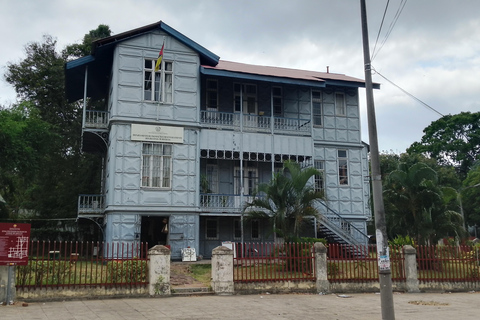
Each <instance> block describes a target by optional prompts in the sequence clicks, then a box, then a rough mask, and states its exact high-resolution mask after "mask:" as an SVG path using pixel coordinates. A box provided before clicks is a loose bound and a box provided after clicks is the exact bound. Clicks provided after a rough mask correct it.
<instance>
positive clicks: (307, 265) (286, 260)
mask: <svg viewBox="0 0 480 320" xmlns="http://www.w3.org/2000/svg"><path fill="white" fill-rule="evenodd" d="M233 260H234V271H233V280H234V281H235V282H260V281H313V280H315V279H316V278H315V267H314V263H315V256H314V251H313V244H312V243H282V244H278V243H234V258H233Z"/></svg>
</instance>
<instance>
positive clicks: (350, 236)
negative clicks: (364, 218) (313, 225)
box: [317, 201, 368, 245]
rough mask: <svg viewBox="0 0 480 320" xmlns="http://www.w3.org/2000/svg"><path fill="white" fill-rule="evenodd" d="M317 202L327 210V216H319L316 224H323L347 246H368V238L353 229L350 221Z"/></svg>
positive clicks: (356, 229)
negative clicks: (347, 244)
mask: <svg viewBox="0 0 480 320" xmlns="http://www.w3.org/2000/svg"><path fill="white" fill-rule="evenodd" d="M317 202H318V203H320V204H321V205H323V206H324V207H325V208H326V209H327V214H321V215H320V217H319V218H318V219H317V223H321V224H323V225H324V226H325V227H327V228H328V229H330V230H331V231H332V232H334V233H335V234H336V235H337V236H339V237H340V238H342V239H344V240H345V241H346V242H348V243H349V244H355V245H366V244H368V236H367V235H366V234H365V233H364V232H362V231H361V230H360V229H358V228H357V227H355V226H354V225H353V224H352V223H350V221H348V220H347V219H345V218H343V217H342V216H341V215H339V214H338V213H337V212H335V211H334V210H332V209H331V208H329V207H328V206H327V205H326V204H325V203H323V202H321V201H317Z"/></svg>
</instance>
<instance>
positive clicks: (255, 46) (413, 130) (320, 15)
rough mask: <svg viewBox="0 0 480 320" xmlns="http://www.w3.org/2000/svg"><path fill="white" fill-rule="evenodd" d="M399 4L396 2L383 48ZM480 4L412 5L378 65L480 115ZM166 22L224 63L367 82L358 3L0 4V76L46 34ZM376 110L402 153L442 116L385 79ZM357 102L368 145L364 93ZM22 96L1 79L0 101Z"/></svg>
mask: <svg viewBox="0 0 480 320" xmlns="http://www.w3.org/2000/svg"><path fill="white" fill-rule="evenodd" d="M400 4H401V0H390V1H389V10H388V11H387V15H386V16H385V22H384V25H383V28H382V32H381V33H380V36H379V37H378V39H379V42H378V43H377V50H378V49H379V48H380V47H379V46H380V45H381V43H382V41H383V40H384V39H385V34H386V32H387V30H389V27H390V25H391V22H392V21H393V17H394V16H395V14H396V12H397V9H398V8H399V6H400ZM385 5H386V1H384V0H368V1H367V15H368V27H369V37H370V48H371V50H373V48H374V47H375V43H376V39H377V34H378V31H379V28H380V24H381V21H382V17H383V14H384V10H385ZM478 12H480V1H477V0H460V1H451V0H422V1H408V2H407V3H406V5H405V7H404V8H403V11H402V13H401V15H400V16H399V18H398V20H397V22H396V24H395V26H394V28H393V30H392V31H391V33H390V36H389V37H388V39H387V41H386V42H385V44H384V45H383V47H381V50H380V51H378V55H376V57H375V59H374V60H373V66H374V67H375V69H376V70H378V72H380V73H381V74H382V75H384V76H385V77H387V78H388V79H389V80H391V81H393V82H394V83H395V84H397V85H398V86H400V87H402V88H403V89H404V90H406V91H408V92H409V93H411V94H412V95H414V96H415V97H417V98H419V99H421V100H422V101H424V102H425V103H427V104H429V105H430V106H432V107H434V108H436V109H438V110H439V111H440V112H441V113H444V114H448V113H452V114H454V113H458V112H461V111H472V112H478V111H480V105H479V102H478V101H479V100H480V99H478V92H480V90H479V89H480V87H479V84H480V82H479V81H478V80H477V75H478V74H479V71H480V70H479V69H480V16H479V15H478ZM159 20H162V21H164V22H165V23H167V24H168V25H170V26H171V27H173V28H174V29H176V30H178V31H179V32H181V33H183V34H184V35H185V36H187V37H189V38H190V39H192V40H193V41H196V42H197V43H199V44H200V45H202V46H204V47H205V48H207V49H208V50H210V51H212V52H214V53H215V54H217V55H219V56H220V57H221V58H222V59H225V60H231V61H237V62H244V63H252V64H261V65H271V66H279V67H288V68H298V69H307V70H317V71H325V70H326V67H327V66H329V67H330V72H335V73H342V74H347V75H350V76H354V77H358V78H364V68H363V51H362V37H361V24H360V2H359V1H358V0H343V1H330V0H297V1H278V0H263V1H258V0H242V1H233V0H232V1H226V0H224V1H220V0H202V1H192V0H175V1H171V0H115V1H114V0H111V1H108V0H106V1H96V0H95V1H94V0H82V1H78V0H50V1H30V0H16V1H3V3H2V11H1V12H0V28H2V30H7V31H9V32H4V33H3V35H4V37H3V38H2V40H3V41H2V49H3V50H1V52H0V68H1V69H0V71H3V72H5V66H6V64H7V62H9V61H11V62H15V61H19V60H20V59H22V58H23V57H24V53H23V48H24V46H25V45H26V44H27V43H29V42H31V41H41V39H42V35H43V34H46V33H48V34H50V35H52V36H54V37H55V38H56V39H57V40H58V48H59V49H61V48H63V47H64V46H65V45H67V44H71V43H75V42H79V41H81V40H82V38H83V36H84V35H85V33H87V32H88V31H89V30H92V29H95V28H96V27H97V26H98V25H99V24H107V25H109V26H110V28H111V30H112V31H113V32H114V33H121V32H124V31H128V30H131V29H134V28H137V27H141V26H144V25H147V24H150V23H153V22H156V21H159ZM373 80H374V81H375V82H378V83H381V90H375V93H374V94H375V106H376V113H377V123H378V139H379V146H380V149H384V150H390V149H392V150H398V151H404V150H405V149H406V148H407V147H408V146H410V144H411V143H413V142H414V141H418V140H420V139H421V137H422V130H423V129H424V128H425V127H426V126H428V125H429V124H430V123H431V122H432V121H435V120H437V119H438V117H439V116H438V114H436V113H435V112H432V111H431V110H429V109H428V108H426V107H425V106H423V105H422V104H421V103H419V102H417V101H415V100H414V99H412V98H410V97H409V96H407V95H405V94H404V93H403V92H402V91H400V90H399V89H398V88H396V87H395V86H393V85H392V84H390V83H389V82H388V81H386V80H384V79H383V78H382V77H380V76H379V75H375V74H374V76H373ZM360 92H361V96H360V103H361V115H362V135H363V140H365V141H368V134H367V122H366V119H367V117H366V108H365V95H364V90H363V89H361V90H360ZM14 101H15V92H14V91H13V89H12V88H10V87H9V85H8V84H6V83H5V82H4V81H0V104H2V105H4V104H8V103H12V102H14Z"/></svg>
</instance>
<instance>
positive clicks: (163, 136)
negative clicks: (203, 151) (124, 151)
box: [130, 124, 183, 143]
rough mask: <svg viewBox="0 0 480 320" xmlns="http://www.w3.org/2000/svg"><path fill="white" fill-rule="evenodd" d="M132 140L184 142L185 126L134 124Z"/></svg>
mask: <svg viewBox="0 0 480 320" xmlns="http://www.w3.org/2000/svg"><path fill="white" fill-rule="evenodd" d="M130 139H131V140H132V141H152V142H170V143H183V128H179V127H167V126H151V125H143V124H132V135H131V138H130Z"/></svg>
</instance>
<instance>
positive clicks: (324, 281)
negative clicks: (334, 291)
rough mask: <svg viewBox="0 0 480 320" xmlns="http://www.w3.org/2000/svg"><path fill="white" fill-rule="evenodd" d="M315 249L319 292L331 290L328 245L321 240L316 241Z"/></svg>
mask: <svg viewBox="0 0 480 320" xmlns="http://www.w3.org/2000/svg"><path fill="white" fill-rule="evenodd" d="M314 249H315V274H316V276H317V281H316V284H317V293H327V292H329V291H330V283H329V282H328V275H327V272H328V265H327V247H325V245H324V244H323V243H321V242H316V243H315V245H314Z"/></svg>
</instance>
